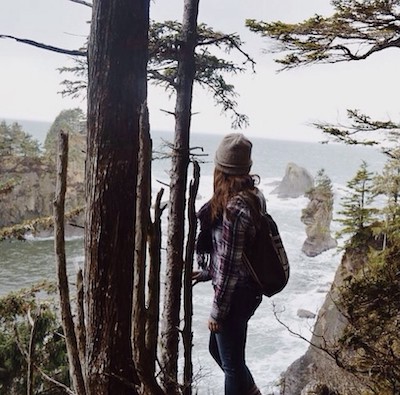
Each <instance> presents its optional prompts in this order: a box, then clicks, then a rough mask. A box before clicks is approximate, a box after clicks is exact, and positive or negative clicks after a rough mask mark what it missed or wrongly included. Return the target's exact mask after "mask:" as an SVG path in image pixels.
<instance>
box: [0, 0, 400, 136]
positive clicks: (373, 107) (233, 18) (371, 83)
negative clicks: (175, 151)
mask: <svg viewBox="0 0 400 395" xmlns="http://www.w3.org/2000/svg"><path fill="white" fill-rule="evenodd" d="M182 3H183V0H154V1H152V2H151V18H152V19H155V20H157V21H162V20H167V19H174V20H179V21H180V20H181V17H182ZM90 12H91V10H90V8H87V7H84V6H82V5H79V4H76V3H73V2H70V1H68V0H12V1H6V0H2V1H1V2H0V34H8V35H14V36H17V37H22V38H29V39H32V40H36V41H39V42H45V43H46V44H50V45H54V46H59V47H64V48H68V49H77V48H79V47H80V46H81V45H83V43H84V41H85V37H86V36H87V34H88V32H89V25H88V21H89V20H90ZM330 12H331V6H330V1H329V0H301V1H299V0H249V1H243V0H217V1H216V0H200V13H199V22H205V23H207V24H208V25H209V26H212V27H213V28H214V29H216V30H220V31H223V32H225V33H234V32H235V33H239V34H240V35H241V37H242V39H243V40H244V41H245V42H246V44H245V46H244V50H245V51H246V52H248V53H249V54H251V56H252V57H253V58H254V59H255V60H256V62H257V65H256V73H255V74H253V73H251V72H250V71H249V72H248V73H246V74H242V75H239V76H235V77H232V78H229V82H231V83H233V84H234V85H235V86H236V89H237V91H238V92H239V94H240V97H239V98H238V102H239V111H240V112H244V113H246V114H247V115H248V116H249V118H250V126H249V128H248V129H247V130H245V133H247V134H248V135H250V136H263V137H268V138H280V139H291V140H315V141H319V140H321V136H320V134H319V133H318V132H317V131H316V130H315V129H313V128H312V127H311V126H309V124H310V123H311V122H313V121H317V120H319V121H328V122H338V121H339V122H340V121H344V120H345V114H346V109H347V108H350V109H356V108H357V109H360V110H361V111H364V112H366V113H368V114H370V115H371V116H373V117H378V118H383V119H392V120H398V115H399V105H398V96H397V95H398V92H399V91H400V79H399V78H398V70H399V65H400V51H396V50H389V51H386V53H381V54H376V55H375V56H373V57H371V58H370V59H367V60H366V61H363V62H354V63H346V64H337V65H318V66H311V67H305V68H300V69H297V70H292V71H287V72H282V73H277V70H278V65H277V64H276V63H274V62H273V58H274V56H275V55H274V54H268V53H264V51H263V50H265V49H268V48H269V45H268V43H267V42H266V41H265V40H264V39H261V38H260V37H258V36H257V35H255V34H254V33H251V32H249V31H248V30H247V29H246V28H245V27H244V21H245V19H246V18H254V19H258V20H264V21H273V20H282V21H285V22H299V21H302V20H304V19H306V18H307V17H309V16H312V15H314V14H316V13H318V14H322V15H329V14H330ZM235 59H240V58H237V57H236V55H235ZM65 65H72V63H71V59H70V58H69V57H68V56H65V55H60V54H55V53H51V52H48V51H43V50H40V49H37V48H33V47H30V46H27V45H24V44H19V43H16V42H13V41H11V40H6V39H3V40H0V68H1V69H0V70H1V72H0V89H1V91H0V118H2V117H5V118H15V119H32V120H45V121H50V122H52V121H53V120H54V118H55V117H56V116H57V115H58V114H59V112H60V111H61V110H63V109H67V108H74V107H81V108H82V109H84V110H85V108H86V103H85V102H84V101H83V100H79V99H74V100H72V99H67V98H62V97H61V95H60V94H59V93H58V92H59V91H60V90H61V89H62V88H61V86H60V82H61V81H62V80H63V79H64V78H65V77H66V76H64V75H60V74H59V72H58V71H57V69H58V68H60V67H62V66H65ZM149 106H150V111H151V115H150V116H151V126H152V128H153V129H156V130H172V129H173V119H172V117H171V116H168V115H165V113H164V112H161V111H160V109H164V110H169V111H172V110H173V108H174V101H173V100H172V99H169V98H168V97H167V96H166V95H165V94H164V92H163V90H160V89H158V88H157V89H156V88H150V90H149ZM193 112H196V113H198V114H197V115H195V116H194V117H193V121H192V130H193V131H194V132H205V133H213V134H216V133H218V134H219V133H227V132H229V131H230V130H231V129H230V125H231V120H230V118H229V117H226V116H224V115H223V114H221V113H220V111H219V109H218V108H215V106H214V105H213V102H212V98H211V96H210V95H209V94H206V93H205V92H202V91H201V90H200V88H197V89H196V90H195V95H194V102H193Z"/></svg>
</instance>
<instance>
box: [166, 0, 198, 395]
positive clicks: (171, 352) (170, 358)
mask: <svg viewBox="0 0 400 395" xmlns="http://www.w3.org/2000/svg"><path fill="white" fill-rule="evenodd" d="M198 5H199V0H185V2H184V14H183V22H182V36H181V40H180V41H179V45H180V47H179V62H178V75H177V99H176V107H175V119H176V123H175V141H174V148H173V156H172V169H171V183H170V209H169V217H168V220H169V222H168V241H167V268H166V285H165V299H164V310H163V333H162V337H161V341H162V345H163V351H162V369H163V385H164V390H165V392H166V393H168V394H171V395H172V394H175V393H177V392H178V383H177V374H178V341H179V333H178V330H179V325H180V316H179V315H180V303H181V289H182V268H183V241H184V222H185V221H184V220H185V204H186V198H185V193H186V182H187V168H188V164H189V134H190V120H191V108H192V92H193V80H194V75H195V60H194V51H195V45H196V38H197V36H196V34H197V15H198Z"/></svg>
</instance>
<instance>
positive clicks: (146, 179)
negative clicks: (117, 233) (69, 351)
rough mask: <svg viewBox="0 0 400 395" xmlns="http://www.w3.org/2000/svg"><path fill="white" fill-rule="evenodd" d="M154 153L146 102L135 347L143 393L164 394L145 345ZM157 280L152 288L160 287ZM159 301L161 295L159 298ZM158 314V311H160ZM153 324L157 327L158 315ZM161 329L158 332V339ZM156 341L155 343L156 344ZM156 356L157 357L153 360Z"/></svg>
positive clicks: (142, 122)
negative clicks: (147, 262)
mask: <svg viewBox="0 0 400 395" xmlns="http://www.w3.org/2000/svg"><path fill="white" fill-rule="evenodd" d="M151 155H152V142H151V138H150V124H149V112H148V108H147V105H143V108H142V113H141V118H140V150H139V171H138V186H137V195H138V196H137V209H136V235H135V237H136V242H135V246H136V248H135V267H134V293H133V300H134V304H133V332H132V342H133V350H134V360H135V367H136V370H137V373H138V376H139V379H140V381H141V384H142V389H141V393H143V394H152V395H164V392H163V391H162V390H161V388H160V386H159V385H158V383H157V380H156V375H155V358H156V352H155V353H154V354H153V352H151V353H150V352H149V350H147V348H146V325H147V324H148V322H149V319H148V311H147V309H146V303H145V301H146V249H147V238H148V233H149V227H150V224H151V222H150V203H151ZM159 281H160V280H159V278H158V282H157V283H152V284H151V287H152V288H153V287H155V288H157V289H159V287H160V285H159ZM157 303H159V298H158V300H157ZM157 314H158V313H157ZM152 325H157V326H158V318H157V319H156V321H155V322H152ZM157 334H158V331H156V332H155V342H156V341H157ZM155 344H156V343H155ZM153 355H154V359H152V357H153Z"/></svg>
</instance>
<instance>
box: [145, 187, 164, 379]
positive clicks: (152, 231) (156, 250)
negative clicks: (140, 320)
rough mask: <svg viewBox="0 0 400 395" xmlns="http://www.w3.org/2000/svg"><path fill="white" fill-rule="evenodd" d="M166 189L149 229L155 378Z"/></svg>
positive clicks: (149, 343)
mask: <svg viewBox="0 0 400 395" xmlns="http://www.w3.org/2000/svg"><path fill="white" fill-rule="evenodd" d="M163 193H164V189H161V190H160V191H159V192H158V194H157V197H156V202H155V203H154V206H155V207H154V222H152V223H151V225H150V228H149V255H150V267H149V277H148V299H147V317H146V337H145V341H146V351H147V353H148V355H149V359H150V361H151V365H149V367H148V368H149V369H150V370H151V373H152V375H153V376H155V372H156V361H157V344H158V327H159V322H160V318H159V317H160V268H161V216H162V213H163V211H164V208H165V207H161V199H162V196H163Z"/></svg>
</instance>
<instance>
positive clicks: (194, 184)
mask: <svg viewBox="0 0 400 395" xmlns="http://www.w3.org/2000/svg"><path fill="white" fill-rule="evenodd" d="M199 181H200V166H199V164H198V163H197V162H193V180H192V181H191V183H190V188H189V203H188V218H189V232H188V238H187V242H186V256H185V272H184V282H183V293H184V296H183V309H184V312H185V314H184V323H185V324H184V327H183V331H182V338H183V348H184V354H185V355H184V358H185V365H184V369H183V381H184V390H183V393H184V395H191V394H192V381H193V362H192V346H193V331H192V317H193V288H192V273H193V257H194V249H195V243H196V229H197V217H196V196H197V191H198V189H199Z"/></svg>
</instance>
